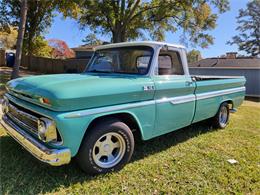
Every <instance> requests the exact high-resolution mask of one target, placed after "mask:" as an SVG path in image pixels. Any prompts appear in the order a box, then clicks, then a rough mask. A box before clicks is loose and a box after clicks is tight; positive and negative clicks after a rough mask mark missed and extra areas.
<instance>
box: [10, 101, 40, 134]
mask: <svg viewBox="0 0 260 195" xmlns="http://www.w3.org/2000/svg"><path fill="white" fill-rule="evenodd" d="M7 116H8V117H9V118H10V119H11V120H12V121H13V122H14V123H15V124H17V125H19V126H20V127H22V128H24V129H26V130H29V131H31V132H32V133H35V134H37V131H38V130H37V129H38V118H37V117H36V116H33V115H31V114H29V113H27V112H24V111H23V110H21V109H20V108H18V107H17V106H16V105H14V104H12V103H11V102H10V103H9V105H8V112H7Z"/></svg>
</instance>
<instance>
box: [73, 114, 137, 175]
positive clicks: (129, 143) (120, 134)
mask: <svg viewBox="0 0 260 195" xmlns="http://www.w3.org/2000/svg"><path fill="white" fill-rule="evenodd" d="M133 151H134V136H133V133H132V131H131V129H130V128H129V127H128V126H127V125H126V124H125V123H123V122H121V121H119V120H118V119H114V118H110V119H105V120H104V121H101V122H100V123H99V124H96V125H94V127H93V128H92V129H90V130H89V131H88V132H87V133H86V135H85V138H84V140H83V142H82V144H81V147H80V149H79V152H78V155H77V162H78V164H79V166H80V167H81V169H82V170H83V171H85V172H86V173H88V174H103V173H108V172H112V171H117V170H120V169H122V168H123V167H124V166H125V165H126V164H127V163H128V162H129V161H130V159H131V157H132V154H133Z"/></svg>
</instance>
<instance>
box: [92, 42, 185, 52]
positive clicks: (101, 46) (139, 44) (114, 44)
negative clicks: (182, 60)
mask: <svg viewBox="0 0 260 195" xmlns="http://www.w3.org/2000/svg"><path fill="white" fill-rule="evenodd" d="M142 45H143V46H150V47H155V46H169V47H175V48H181V49H185V47H184V46H182V45H177V44H171V43H165V42H158V41H133V42H122V43H112V44H107V45H100V46H97V47H95V50H99V49H108V48H115V47H127V46H142Z"/></svg>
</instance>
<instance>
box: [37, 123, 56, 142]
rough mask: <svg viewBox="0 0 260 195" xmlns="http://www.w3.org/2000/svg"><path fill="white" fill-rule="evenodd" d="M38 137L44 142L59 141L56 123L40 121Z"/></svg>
mask: <svg viewBox="0 0 260 195" xmlns="http://www.w3.org/2000/svg"><path fill="white" fill-rule="evenodd" d="M38 137H39V139H40V140H42V141H44V142H50V141H57V131H56V126H55V123H54V121H52V120H50V119H47V118H40V119H39V120H38Z"/></svg>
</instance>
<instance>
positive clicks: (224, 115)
mask: <svg viewBox="0 0 260 195" xmlns="http://www.w3.org/2000/svg"><path fill="white" fill-rule="evenodd" d="M228 122H229V106H228V104H227V103H226V102H224V103H222V104H221V105H220V107H219V110H218V112H217V114H216V115H215V117H214V118H213V125H214V127H215V128H220V129H224V128H225V127H226V126H227V124H228Z"/></svg>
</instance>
